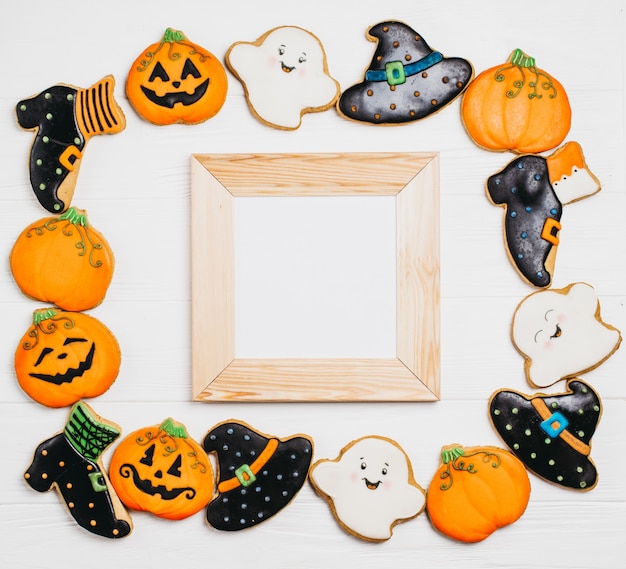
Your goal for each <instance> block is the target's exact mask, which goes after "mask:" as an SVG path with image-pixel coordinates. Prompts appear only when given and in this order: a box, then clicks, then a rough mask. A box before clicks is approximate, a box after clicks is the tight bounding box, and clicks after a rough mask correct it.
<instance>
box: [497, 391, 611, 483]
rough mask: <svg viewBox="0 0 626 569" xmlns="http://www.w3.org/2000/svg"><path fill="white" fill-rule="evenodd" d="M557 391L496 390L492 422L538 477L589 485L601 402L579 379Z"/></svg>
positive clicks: (592, 479) (592, 478)
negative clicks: (525, 393)
mask: <svg viewBox="0 0 626 569" xmlns="http://www.w3.org/2000/svg"><path fill="white" fill-rule="evenodd" d="M567 389H568V391H567V392H566V393H560V394H557V395H544V394H537V395H534V396H526V395H523V394H521V393H517V392H516V391H506V390H502V391H497V392H496V393H495V394H494V395H492V396H491V399H490V401H489V415H490V418H491V422H492V423H493V426H494V427H495V429H496V430H497V431H498V433H499V434H500V436H501V437H502V440H503V441H504V442H505V443H506V444H507V445H508V446H509V447H510V448H511V450H512V451H513V453H514V454H515V455H516V456H517V457H518V458H519V459H520V460H521V461H522V462H523V463H524V464H525V465H526V467H527V468H528V469H529V470H531V471H532V472H534V473H535V474H536V475H537V476H540V477H541V478H543V479H545V480H547V481H549V482H553V483H554V484H558V485H560V486H563V487H565V488H571V489H574V490H591V489H592V488H593V487H594V486H595V485H596V483H597V472H596V467H595V466H594V464H593V462H592V461H591V459H590V458H589V454H590V452H591V437H592V436H593V434H594V432H595V430H596V427H597V424H598V421H599V420H600V415H601V413H602V407H601V403H600V399H599V397H598V395H597V394H596V393H595V392H594V391H593V389H591V387H589V386H588V385H587V384H585V383H583V382H582V381H579V380H570V381H569V382H568V383H567Z"/></svg>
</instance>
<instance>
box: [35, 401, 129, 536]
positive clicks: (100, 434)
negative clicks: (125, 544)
mask: <svg viewBox="0 0 626 569" xmlns="http://www.w3.org/2000/svg"><path fill="white" fill-rule="evenodd" d="M119 435H120V428H119V427H118V426H117V425H116V424H114V423H111V422H110V421H107V420H105V419H103V418H102V417H99V416H98V415H96V414H95V413H94V411H93V409H91V407H89V405H87V404H86V403H83V402H82V401H81V402H78V403H76V404H75V405H74V406H73V407H72V409H71V410H70V415H69V419H68V421H67V424H66V425H65V428H64V430H63V432H61V433H59V434H57V435H55V436H53V437H52V438H50V439H48V440H46V441H44V442H43V443H41V444H40V445H39V446H38V447H37V450H36V451H35V456H34V458H33V462H32V464H31V465H30V466H29V467H28V470H27V471H26V473H25V474H24V478H25V479H26V482H27V483H28V485H29V486H30V487H31V488H33V489H35V490H37V491H38V492H46V491H48V490H50V489H51V488H53V487H54V488H55V489H56V490H57V492H58V493H59V495H60V496H61V498H62V499H63V501H64V502H65V505H66V506H67V508H68V510H69V512H70V514H71V515H72V517H73V518H74V519H75V520H76V522H77V523H78V525H80V526H81V527H83V528H85V529H86V530H87V531H89V532H91V533H94V534H97V535H101V536H103V537H109V538H118V537H124V536H126V535H128V534H129V533H130V532H131V530H132V527H133V526H132V521H131V519H130V516H129V515H128V512H126V510H125V509H124V507H123V506H122V504H121V502H120V500H119V499H118V497H117V495H116V494H115V491H114V489H113V488H112V486H111V484H110V482H109V479H108V477H107V474H106V472H105V470H104V468H103V466H102V463H101V456H102V453H103V452H104V450H105V449H106V448H107V447H108V446H109V445H110V444H111V443H112V442H113V441H114V440H115V439H117V437H119Z"/></svg>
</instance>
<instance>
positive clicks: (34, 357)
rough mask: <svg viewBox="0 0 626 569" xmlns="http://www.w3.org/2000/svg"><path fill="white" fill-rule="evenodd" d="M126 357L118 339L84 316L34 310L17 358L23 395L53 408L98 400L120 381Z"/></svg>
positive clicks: (73, 313) (94, 319)
mask: <svg viewBox="0 0 626 569" xmlns="http://www.w3.org/2000/svg"><path fill="white" fill-rule="evenodd" d="M120 363H121V354H120V348H119V345H118V343H117V340H116V339H115V336H113V334H112V333H111V332H110V330H109V329H108V328H107V327H106V326H105V325H104V324H102V322H100V321H99V320H97V319H96V318H93V317H91V316H88V315H87V314H83V313H81V312H63V311H60V310H54V309H52V308H50V309H41V310H35V312H34V314H33V323H32V325H31V326H30V328H28V330H27V331H26V333H25V334H24V336H23V337H22V339H21V340H20V343H19V345H18V347H17V350H16V352H15V373H16V375H17V380H18V382H19V384H20V386H21V387H22V389H23V390H24V391H25V392H26V393H27V394H28V395H29V396H30V397H31V398H33V399H34V400H35V401H38V402H39V403H42V404H44V405H47V406H48V407H65V406H67V405H72V404H73V403H76V402H77V401H79V400H80V399H83V398H87V397H97V396H98V395H101V394H102V393H104V392H105V391H106V390H107V389H108V388H109V387H110V386H111V384H112V383H113V382H114V381H115V378H116V377H117V374H118V372H119V369H120Z"/></svg>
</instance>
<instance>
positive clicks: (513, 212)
mask: <svg viewBox="0 0 626 569" xmlns="http://www.w3.org/2000/svg"><path fill="white" fill-rule="evenodd" d="M599 191H600V182H599V181H598V179H597V178H596V177H595V176H594V175H593V173H592V172H591V171H590V170H589V169H588V168H587V164H586V163H585V158H584V156H583V153H582V149H581V147H580V145H579V144H578V143H577V142H568V143H567V144H565V145H564V146H562V147H561V148H559V149H558V150H556V152H554V153H553V154H551V155H550V156H548V157H547V158H543V157H542V156H539V155H535V154H526V155H523V156H520V157H519V158H516V159H515V160H513V161H512V162H510V163H509V164H508V165H507V166H506V167H505V168H504V169H503V170H501V171H500V172H498V173H497V174H494V175H493V176H491V177H490V178H489V179H488V180H487V195H488V197H489V199H490V201H491V202H492V203H494V204H495V205H499V206H502V207H504V209H505V214H504V232H505V241H506V247H507V251H508V254H509V257H510V258H511V261H512V262H513V264H514V265H515V267H516V269H517V270H518V271H519V273H520V275H521V276H522V277H523V278H524V280H526V281H527V282H528V283H529V284H531V285H534V286H536V287H541V288H543V287H547V286H550V283H551V282H552V272H553V270H554V261H555V257H556V249H557V246H558V244H559V231H560V229H561V214H562V213H563V206H564V205H565V204H568V203H572V202H575V201H578V200H581V199H583V198H586V197H587V196H591V195H593V194H595V193H596V192H599Z"/></svg>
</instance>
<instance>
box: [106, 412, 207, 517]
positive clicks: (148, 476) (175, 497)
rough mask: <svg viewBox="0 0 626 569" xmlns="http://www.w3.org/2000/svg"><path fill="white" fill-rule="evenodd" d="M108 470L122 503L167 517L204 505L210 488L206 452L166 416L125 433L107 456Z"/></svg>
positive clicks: (183, 515) (177, 515)
mask: <svg viewBox="0 0 626 569" xmlns="http://www.w3.org/2000/svg"><path fill="white" fill-rule="evenodd" d="M109 476H110V477H111V482H112V484H113V486H114V488H115V490H116V491H117V493H118V495H119V497H120V499H121V500H122V502H124V504H125V505H126V506H128V507H129V508H131V509H133V510H140V511H145V512H151V513H153V514H154V515H156V516H159V517H161V518H166V519H169V520H181V519H183V518H187V517H189V516H191V515H193V514H195V513H196V512H198V511H199V510H201V509H202V508H204V507H205V506H206V505H207V504H208V502H209V500H210V499H211V496H212V495H213V490H214V488H215V481H214V478H213V469H212V468H211V463H210V462H209V457H208V456H207V454H206V453H205V452H204V450H203V449H202V447H201V446H200V444H199V443H197V442H196V441H195V440H193V439H192V438H191V437H190V436H189V435H188V433H187V430H186V429H185V427H184V425H182V424H180V423H176V422H175V421H173V420H172V419H166V420H165V421H163V422H162V423H161V424H160V425H155V426H151V427H145V428H143V429H139V430H137V431H135V432H133V433H131V434H130V435H128V436H127V437H126V438H125V439H124V440H123V441H122V442H121V443H120V444H119V445H118V446H117V448H116V449H115V452H114V453H113V456H112V457H111V465H110V467H109Z"/></svg>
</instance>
